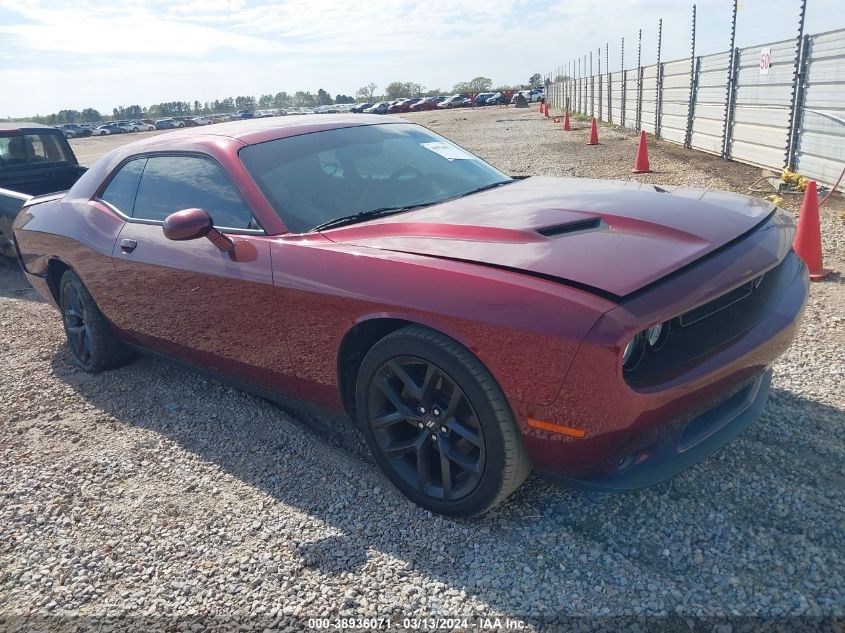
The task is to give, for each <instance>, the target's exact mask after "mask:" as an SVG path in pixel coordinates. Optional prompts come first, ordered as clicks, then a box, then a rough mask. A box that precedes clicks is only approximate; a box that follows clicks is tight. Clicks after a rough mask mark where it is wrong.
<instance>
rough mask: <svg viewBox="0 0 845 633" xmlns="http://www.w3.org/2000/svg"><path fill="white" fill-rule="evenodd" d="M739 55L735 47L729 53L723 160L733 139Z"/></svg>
mask: <svg viewBox="0 0 845 633" xmlns="http://www.w3.org/2000/svg"><path fill="white" fill-rule="evenodd" d="M739 55H740V51H739V49H738V48H735V49H734V50H733V52H732V53H731V68H732V71H731V77H730V80H729V81H728V92H729V93H730V95H729V97H730V100H729V103H730V106H729V107H728V114H727V116H726V117H725V136H724V151H723V152H722V157H723V158H724V159H725V160H730V158H731V140H732V139H733V134H734V123H735V118H736V92H737V89H738V88H739V85H738V84H737V75H738V74H739Z"/></svg>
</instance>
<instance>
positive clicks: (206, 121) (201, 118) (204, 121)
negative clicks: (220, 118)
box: [193, 116, 214, 125]
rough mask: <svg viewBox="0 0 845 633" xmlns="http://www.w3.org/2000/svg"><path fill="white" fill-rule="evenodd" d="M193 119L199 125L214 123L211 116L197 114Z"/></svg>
mask: <svg viewBox="0 0 845 633" xmlns="http://www.w3.org/2000/svg"><path fill="white" fill-rule="evenodd" d="M193 121H194V123H196V124H197V125H211V124H212V123H214V120H213V119H212V118H211V117H210V116H195V117H194V118H193Z"/></svg>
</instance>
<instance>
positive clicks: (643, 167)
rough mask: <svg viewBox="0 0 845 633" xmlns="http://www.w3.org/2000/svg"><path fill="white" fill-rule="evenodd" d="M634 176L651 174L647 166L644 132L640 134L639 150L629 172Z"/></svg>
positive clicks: (646, 147)
mask: <svg viewBox="0 0 845 633" xmlns="http://www.w3.org/2000/svg"><path fill="white" fill-rule="evenodd" d="M631 171H632V172H633V173H635V174H647V173H649V172H651V169H650V168H649V166H648V146H647V145H646V142H645V132H644V131H643V132H640V148H639V149H638V150H637V160H636V161H635V162H634V168H633V169H632V170H631Z"/></svg>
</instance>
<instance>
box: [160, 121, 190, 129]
mask: <svg viewBox="0 0 845 633" xmlns="http://www.w3.org/2000/svg"><path fill="white" fill-rule="evenodd" d="M180 127H185V122H184V121H179V120H178V119H159V120H158V121H156V129H157V130H172V129H174V128H180Z"/></svg>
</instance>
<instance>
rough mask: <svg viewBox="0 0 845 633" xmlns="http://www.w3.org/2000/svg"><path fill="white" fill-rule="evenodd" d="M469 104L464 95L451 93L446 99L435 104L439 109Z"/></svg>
mask: <svg viewBox="0 0 845 633" xmlns="http://www.w3.org/2000/svg"><path fill="white" fill-rule="evenodd" d="M469 104H470V100H469V99H468V98H467V97H465V96H464V95H452V96H451V97H448V98H447V99H444V100H443V101H441V102H440V103H438V104H437V107H438V108H441V109H448V108H463V107H465V106H468V105H469Z"/></svg>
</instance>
